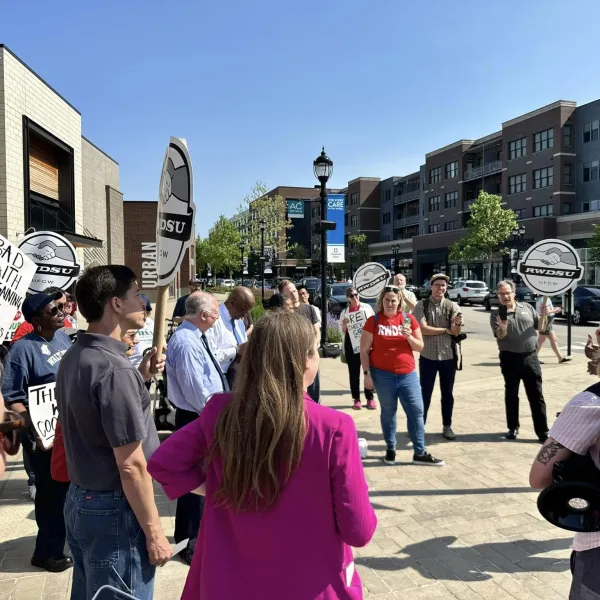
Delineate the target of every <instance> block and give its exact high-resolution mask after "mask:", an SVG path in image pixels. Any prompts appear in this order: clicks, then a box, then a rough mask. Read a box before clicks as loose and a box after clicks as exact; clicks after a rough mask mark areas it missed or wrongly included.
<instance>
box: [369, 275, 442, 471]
mask: <svg viewBox="0 0 600 600" xmlns="http://www.w3.org/2000/svg"><path fill="white" fill-rule="evenodd" d="M405 309H406V305H405V301H404V296H403V294H402V291H401V290H400V289H399V288H398V287H396V286H395V285H389V286H386V287H385V288H384V289H383V290H382V292H381V294H380V295H379V298H378V299H377V304H376V306H375V316H373V317H370V318H369V320H368V321H367V322H366V324H365V327H364V329H363V332H362V336H361V339H360V361H361V365H362V368H363V373H364V376H365V387H370V388H371V389H373V387H374V388H375V389H376V390H377V396H378V397H379V406H380V409H381V430H382V432H383V437H384V439H385V443H386V446H387V450H386V453H385V458H384V462H385V463H386V464H388V465H393V464H395V462H396V412H397V411H398V400H400V404H402V408H403V409H404V412H405V413H406V417H407V421H408V435H409V436H410V439H411V441H412V443H413V452H414V453H413V463H414V464H416V465H432V466H441V465H443V464H444V461H443V460H439V459H437V458H434V457H433V456H431V454H429V453H428V452H427V451H426V450H425V422H424V419H423V395H422V394H421V385H420V383H419V377H418V376H417V371H416V368H415V367H416V365H415V357H414V354H413V352H421V350H423V336H422V335H421V328H420V327H419V323H418V321H417V319H415V317H414V316H413V315H411V314H409V313H407V312H406V310H405Z"/></svg>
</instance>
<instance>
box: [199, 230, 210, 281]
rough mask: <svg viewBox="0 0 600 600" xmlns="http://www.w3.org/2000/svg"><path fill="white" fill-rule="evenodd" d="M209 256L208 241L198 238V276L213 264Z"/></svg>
mask: <svg viewBox="0 0 600 600" xmlns="http://www.w3.org/2000/svg"><path fill="white" fill-rule="evenodd" d="M209 254H210V251H209V245H208V239H206V238H205V239H202V238H201V237H200V236H198V237H197V238H196V272H197V273H198V274H201V273H203V272H204V271H206V269H207V267H208V265H210V264H211V262H210V257H209ZM211 266H212V265H211Z"/></svg>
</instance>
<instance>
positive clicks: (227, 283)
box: [221, 279, 235, 288]
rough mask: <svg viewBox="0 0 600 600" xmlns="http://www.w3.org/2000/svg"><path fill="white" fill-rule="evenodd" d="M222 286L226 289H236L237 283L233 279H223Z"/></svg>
mask: <svg viewBox="0 0 600 600" xmlns="http://www.w3.org/2000/svg"><path fill="white" fill-rule="evenodd" d="M221 285H222V286H223V287H226V288H234V287H235V281H234V280H233V279H223V283H222V284H221Z"/></svg>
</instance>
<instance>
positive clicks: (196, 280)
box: [190, 277, 202, 285]
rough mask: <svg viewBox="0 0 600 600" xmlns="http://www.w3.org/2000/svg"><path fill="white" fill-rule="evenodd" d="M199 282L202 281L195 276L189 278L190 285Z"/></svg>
mask: <svg viewBox="0 0 600 600" xmlns="http://www.w3.org/2000/svg"><path fill="white" fill-rule="evenodd" d="M199 283H202V282H201V281H200V280H199V279H198V278H197V277H192V278H191V279H190V285H198V284H199Z"/></svg>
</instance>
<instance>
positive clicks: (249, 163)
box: [0, 0, 600, 235]
mask: <svg viewBox="0 0 600 600" xmlns="http://www.w3.org/2000/svg"><path fill="white" fill-rule="evenodd" d="M59 4H60V10H57V8H56V6H57V5H56V3H54V4H53V3H48V2H47V0H27V1H21V2H17V1H13V2H10V1H8V0H5V1H4V2H3V3H2V12H1V14H0V42H2V43H5V44H6V45H7V46H9V47H10V48H11V50H13V52H15V53H16V54H17V55H18V56H20V58H21V59H22V60H24V61H25V62H26V63H27V64H29V65H30V66H31V67H32V68H33V69H34V70H35V71H36V72H37V73H39V74H40V75H41V76H42V77H43V78H44V79H46V80H47V81H48V83H50V85H52V86H53V87H54V88H55V89H57V90H58V91H59V92H60V93H61V94H62V95H63V96H65V97H66V98H67V99H68V100H69V101H70V102H71V103H72V104H74V105H75V106H76V107H77V108H78V109H79V110H80V111H81V112H82V115H83V133H84V135H85V136H86V137H88V138H89V139H91V140H92V141H93V142H94V143H95V144H97V145H98V146H100V147H101V148H102V149H103V150H105V151H106V152H107V153H108V154H110V155H111V156H113V157H114V158H115V159H116V160H117V161H118V162H119V163H120V167H121V170H120V173H121V189H122V191H123V193H124V195H125V198H126V199H129V200H139V199H154V198H156V197H157V190H158V182H159V176H160V168H161V162H162V158H163V154H164V150H165V147H166V144H167V142H168V138H169V136H170V135H175V136H178V137H185V138H186V139H187V141H188V146H189V149H190V154H191V157H192V161H193V164H194V176H195V179H194V183H195V194H194V196H195V202H196V206H197V215H198V216H197V230H198V232H199V233H200V234H201V235H205V234H206V233H207V231H208V229H209V228H210V227H211V226H212V224H213V223H214V221H215V220H216V219H217V218H218V216H219V215H220V214H225V215H226V216H231V215H232V214H233V213H234V212H235V209H236V207H237V206H238V205H239V204H240V202H241V200H242V199H243V197H244V196H245V195H246V194H247V193H248V192H249V191H250V189H251V188H252V186H253V184H254V183H255V181H256V180H262V181H264V182H266V184H267V185H268V186H269V187H275V186H277V185H297V186H312V185H314V184H315V183H316V180H315V179H314V175H313V173H312V161H313V160H314V158H315V157H316V156H317V155H318V153H319V151H320V149H321V146H322V145H323V144H324V145H325V147H326V150H327V153H328V154H329V156H330V157H331V158H332V159H333V161H334V176H333V179H332V181H331V185H332V186H334V187H342V186H345V185H346V183H347V181H348V180H349V179H353V178H355V177H358V176H368V177H381V178H385V177H389V176H391V175H403V174H406V173H409V172H411V171H413V170H416V169H417V168H418V167H419V165H420V164H421V163H422V162H423V159H424V155H425V153H426V152H428V151H431V150H434V149H436V148H439V147H441V146H443V145H446V144H448V143H451V142H454V141H456V140H458V139H460V138H476V137H480V136H483V135H486V134H488V133H492V132H494V131H497V130H499V129H500V127H501V123H502V121H505V120H507V119H510V118H512V117H515V116H518V115H519V114H523V113H525V112H527V111H529V110H533V109H535V108H538V107H539V106H541V105H544V104H548V103H550V102H554V101H555V100H558V99H564V100H576V101H577V102H578V104H584V103H586V102H588V101H591V100H595V99H596V98H598V97H600V85H598V83H597V81H598V75H597V73H598V68H597V61H598V56H600V41H599V38H598V35H597V32H596V30H595V28H594V26H593V23H598V19H599V17H600V3H598V1H597V0H571V1H570V2H564V1H561V0H544V1H542V0H525V1H523V0H519V1H515V0H504V1H503V2H500V1H497V0H483V1H480V2H466V1H463V0H455V1H454V2H451V1H449V0H429V1H428V2H423V1H421V2H415V1H412V0H404V1H402V0H369V1H365V0H362V1H359V0H322V1H321V2H317V1H314V0H304V2H292V1H287V2H286V1H285V0H283V1H282V0H254V1H253V2H249V1H248V0H217V1H213V2H210V1H207V0H195V1H192V0H179V1H177V2H164V1H162V2H158V1H156V0H144V1H142V0H125V1H123V0H102V1H98V2H82V1H81V0H77V1H76V0H61V2H60V3H59Z"/></svg>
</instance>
